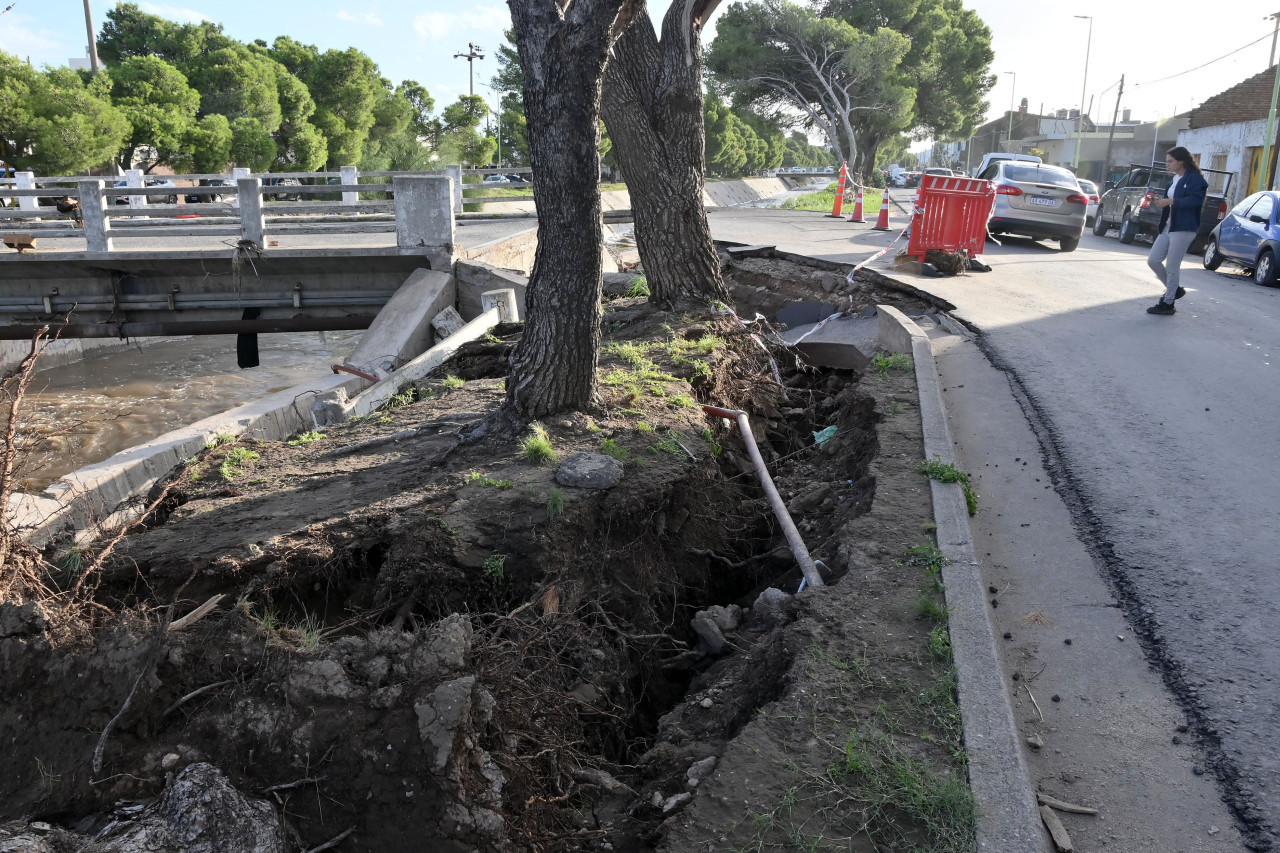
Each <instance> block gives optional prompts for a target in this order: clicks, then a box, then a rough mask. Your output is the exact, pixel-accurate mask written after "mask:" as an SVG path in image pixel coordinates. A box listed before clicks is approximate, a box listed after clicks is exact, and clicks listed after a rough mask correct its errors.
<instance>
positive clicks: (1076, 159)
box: [1071, 15, 1093, 171]
mask: <svg viewBox="0 0 1280 853" xmlns="http://www.w3.org/2000/svg"><path fill="white" fill-rule="evenodd" d="M1076 17H1077V18H1083V19H1086V20H1088V22H1089V40H1088V41H1086V42H1085V46H1084V80H1082V81H1080V117H1079V118H1077V119H1076V150H1075V153H1074V154H1072V156H1071V168H1072V170H1074V171H1079V169H1080V146H1081V145H1083V144H1084V93H1085V88H1086V87H1087V86H1088V85H1089V51H1090V49H1091V48H1092V47H1093V16H1092V15H1076Z"/></svg>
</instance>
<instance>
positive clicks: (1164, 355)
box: [712, 211, 1280, 849]
mask: <svg viewBox="0 0 1280 853" xmlns="http://www.w3.org/2000/svg"><path fill="white" fill-rule="evenodd" d="M761 213H763V212H754V211H752V212H739V211H724V212H720V213H718V214H717V215H716V216H714V217H713V219H712V223H713V228H714V229H715V230H716V232H717V234H716V236H717V237H719V238H721V239H735V240H738V241H740V242H748V243H757V242H760V243H763V242H768V243H771V244H777V245H779V247H780V248H784V249H788V250H791V251H797V252H802V253H805V254H813V255H818V256H822V257H828V258H831V259H835V260H842V261H850V260H854V259H860V258H864V257H866V256H868V255H869V254H870V253H871V252H872V251H874V249H875V248H876V247H877V246H880V245H884V244H885V243H887V241H888V240H887V237H886V235H883V234H866V233H865V232H864V231H857V232H854V233H852V234H850V233H848V232H847V231H845V230H843V229H844V228H847V227H852V226H841V225H839V224H838V223H836V224H829V223H832V220H825V221H824V220H822V219H819V218H810V219H808V220H807V221H802V220H801V219H799V218H797V217H794V216H792V217H784V216H783V212H769V213H768V214H766V215H767V216H769V217H770V218H771V219H772V220H773V221H772V222H770V221H768V220H765V219H762V218H760V215H761ZM864 227H865V226H864ZM894 233H896V232H894ZM770 235H771V237H772V238H771V239H770ZM1146 252H1147V247H1145V246H1142V245H1133V246H1122V245H1120V243H1119V242H1118V241H1117V240H1116V239H1115V238H1114V237H1109V238H1099V237H1094V236H1093V235H1092V234H1086V235H1085V238H1084V240H1083V242H1082V243H1081V245H1080V248H1079V249H1078V250H1077V251H1076V252H1073V253H1065V254H1064V253H1060V252H1059V251H1058V250H1057V248H1056V245H1051V244H1037V243H1031V242H1027V241H1015V240H1010V241H1008V245H1006V246H1003V247H996V246H993V245H991V244H988V249H987V254H986V260H987V261H988V263H990V264H991V265H992V266H993V267H994V268H995V269H994V271H993V272H991V273H988V274H974V275H968V276H962V277H957V278H945V279H925V278H917V277H911V276H902V275H895V277H898V278H902V279H905V280H909V281H910V283H911V284H913V285H915V286H917V287H920V288H922V289H925V290H928V291H929V292H932V293H934V294H936V295H938V296H940V297H942V298H944V299H946V300H948V301H949V302H951V303H953V304H954V305H955V306H956V310H955V311H953V312H952V314H953V316H955V317H957V318H959V319H961V320H963V321H964V322H965V323H967V324H970V325H971V326H972V327H973V328H975V329H977V330H980V335H979V337H978V343H979V345H980V346H981V347H982V349H983V351H984V352H985V353H986V355H987V357H988V358H989V359H990V360H991V361H992V363H994V364H995V365H996V366H997V367H998V368H1001V369H1003V370H1004V371H1005V372H1006V374H1007V375H1008V376H1009V378H1010V379H1011V381H1012V384H1013V385H1014V386H1015V387H1016V388H1018V389H1019V392H1020V393H1025V401H1024V402H1025V408H1026V410H1027V411H1028V412H1029V413H1030V417H1029V420H1030V421H1032V422H1033V426H1034V427H1035V430H1036V435H1037V436H1038V438H1039V443H1040V450H1041V454H1042V457H1043V459H1042V461H1043V462H1044V464H1045V467H1046V469H1047V470H1048V471H1049V472H1050V475H1051V476H1052V477H1053V478H1054V479H1055V480H1056V489H1057V492H1058V493H1059V494H1060V495H1061V497H1062V499H1063V502H1064V503H1065V505H1066V506H1067V507H1068V508H1069V511H1070V518H1071V521H1072V523H1073V524H1074V525H1075V528H1076V535H1077V538H1078V539H1079V540H1080V541H1081V542H1082V543H1083V544H1084V546H1085V548H1086V549H1087V550H1088V552H1089V553H1090V554H1091V555H1092V558H1093V563H1094V565H1095V567H1096V570H1097V572H1098V573H1099V575H1100V576H1101V577H1102V578H1103V579H1104V580H1105V581H1106V582H1107V583H1108V584H1109V586H1110V589H1111V591H1112V593H1113V594H1114V596H1115V598H1116V599H1117V600H1118V602H1119V604H1120V605H1121V608H1122V610H1123V612H1124V615H1125V618H1126V620H1127V623H1128V625H1129V627H1130V629H1131V630H1132V632H1133V634H1134V635H1136V636H1137V638H1138V639H1139V640H1140V641H1141V642H1142V644H1143V648H1144V651H1145V652H1146V656H1147V659H1148V661H1150V662H1151V664H1152V666H1153V667H1154V668H1155V670H1156V671H1158V673H1159V674H1160V676H1161V678H1162V680H1163V682H1164V686H1165V689H1166V691H1167V692H1168V693H1169V694H1170V695H1171V697H1172V700H1173V703H1174V704H1175V705H1176V706H1177V708H1178V709H1179V710H1180V711H1181V712H1182V713H1183V714H1184V715H1185V718H1186V719H1187V721H1188V722H1189V723H1190V727H1191V732H1190V733H1189V737H1190V738H1192V739H1194V738H1196V737H1197V735H1198V737H1199V745H1200V751H1201V755H1200V758H1199V759H1198V760H1197V767H1198V769H1200V770H1204V771H1207V775H1208V776H1209V777H1210V778H1213V777H1216V779H1217V781H1218V787H1219V791H1220V793H1221V794H1222V796H1223V798H1224V800H1225V801H1226V802H1227V804H1228V805H1229V806H1230V807H1231V808H1232V809H1233V811H1234V812H1235V815H1236V817H1237V818H1238V819H1241V820H1242V821H1243V826H1242V828H1243V829H1244V830H1245V833H1246V841H1247V843H1248V845H1249V846H1250V847H1251V848H1252V849H1269V847H1268V845H1270V844H1273V843H1274V839H1275V838H1276V836H1277V831H1276V826H1277V824H1280V750H1277V748H1276V746H1275V744H1276V737H1275V730H1276V724H1277V721H1280V633H1277V631H1276V629H1275V621H1276V620H1275V615H1274V607H1275V602H1276V601H1278V600H1280V573H1278V572H1277V562H1278V561H1280V558H1278V555H1280V525H1278V524H1277V523H1276V522H1277V507H1280V476H1277V474H1278V473H1280V464H1278V460H1280V431H1278V430H1277V429H1275V426H1274V421H1275V420H1276V413H1277V406H1276V403H1275V398H1276V394H1277V378H1278V368H1277V362H1280V290H1275V289H1266V288H1261V287H1258V286H1256V285H1254V284H1253V283H1252V282H1251V281H1250V280H1249V279H1247V278H1246V277H1244V276H1243V275H1242V274H1240V273H1239V271H1229V270H1225V269H1224V270H1223V271H1220V272H1218V273H1211V272H1208V271H1206V270H1204V269H1202V268H1201V267H1200V264H1199V262H1198V260H1197V259H1195V258H1191V259H1188V261H1187V262H1186V263H1185V264H1184V267H1183V278H1182V283H1183V286H1184V287H1186V288H1187V290H1188V294H1187V296H1186V297H1185V298H1184V299H1182V300H1181V301H1179V302H1178V313H1177V314H1176V315H1175V316H1172V317H1162V316H1153V315H1149V314H1146V313H1145V309H1146V308H1147V307H1148V306H1149V305H1152V304H1154V303H1155V301H1156V299H1157V298H1158V295H1159V293H1160V286H1159V285H1158V284H1157V282H1156V280H1155V278H1154V276H1153V275H1152V274H1151V272H1150V271H1149V270H1148V269H1147V267H1146V264H1145V256H1146ZM876 266H877V267H880V266H881V265H880V264H877V265H876ZM882 271H884V272H886V273H887V274H893V273H892V272H891V271H890V270H889V269H888V268H887V267H882ZM953 393H960V394H963V393H964V392H963V391H961V390H960V389H954V388H953V389H952V390H951V391H950V392H949V394H953ZM1026 526H1028V525H1026V524H1024V525H1023V527H1026ZM1025 535H1027V536H1030V535H1032V534H1031V533H1030V532H1026V533H1025ZM1040 553H1041V554H1042V555H1044V556H1042V557H1041V559H1047V558H1050V557H1051V556H1052V554H1046V553H1045V552H1044V551H1041V552H1040ZM1130 639H1132V637H1131V638H1130ZM1059 642H1061V641H1060V640H1059ZM1042 704H1043V700H1042ZM1138 710H1139V712H1140V709H1138ZM1185 739H1187V738H1182V740H1185ZM1166 743H1169V741H1166ZM1151 748H1153V749H1159V748H1160V745H1159V744H1152V745H1151ZM1167 749H1173V747H1172V746H1170V747H1167ZM1217 840H1222V839H1217ZM1206 846H1207V839H1206ZM1152 849H1155V848H1152ZM1161 849H1168V848H1161ZM1186 849H1201V848H1199V847H1196V846H1195V845H1194V842H1192V846H1191V847H1189V848H1186Z"/></svg>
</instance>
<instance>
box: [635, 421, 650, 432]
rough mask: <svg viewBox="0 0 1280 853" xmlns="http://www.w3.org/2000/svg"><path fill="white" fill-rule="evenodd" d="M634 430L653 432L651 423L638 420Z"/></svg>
mask: <svg viewBox="0 0 1280 853" xmlns="http://www.w3.org/2000/svg"><path fill="white" fill-rule="evenodd" d="M636 432H653V425H652V424H648V423H645V422H644V421H640V423H638V424H636Z"/></svg>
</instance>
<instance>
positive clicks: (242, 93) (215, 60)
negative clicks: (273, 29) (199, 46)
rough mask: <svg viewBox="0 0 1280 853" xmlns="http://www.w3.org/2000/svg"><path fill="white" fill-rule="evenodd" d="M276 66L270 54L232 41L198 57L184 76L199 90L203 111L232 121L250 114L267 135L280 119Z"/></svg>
mask: <svg viewBox="0 0 1280 853" xmlns="http://www.w3.org/2000/svg"><path fill="white" fill-rule="evenodd" d="M277 69H280V66H279V64H278V63H276V62H275V61H273V60H272V59H271V58H270V57H268V56H266V55H264V54H262V53H260V52H257V51H255V50H250V49H249V48H248V47H246V46H245V45H242V44H233V45H230V46H228V47H223V48H219V49H218V50H215V51H213V52H212V53H210V54H208V55H206V56H203V57H201V58H200V59H199V61H198V62H197V64H196V65H194V66H193V67H192V68H191V70H190V71H189V72H188V75H187V76H188V77H189V78H190V80H191V85H192V86H194V87H195V88H196V89H197V90H198V91H199V92H200V112H201V114H202V115H209V114H210V113H220V114H222V115H224V116H226V117H227V119H228V120H229V121H231V122H232V123H234V122H235V121H236V120H237V119H240V118H251V119H253V120H254V121H256V122H257V123H258V124H260V125H261V126H262V129H263V131H264V132H265V133H267V134H268V135H270V134H272V133H275V132H276V130H278V129H279V127H280V122H281V121H282V120H283V115H282V114H281V111H280V95H279V90H278V86H277V81H276V76H277Z"/></svg>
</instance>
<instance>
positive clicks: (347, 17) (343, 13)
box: [338, 9, 356, 21]
mask: <svg viewBox="0 0 1280 853" xmlns="http://www.w3.org/2000/svg"><path fill="white" fill-rule="evenodd" d="M355 19H356V16H355V15H353V14H351V13H350V12H348V11H347V10H346V9H339V10H338V20H339V21H354V20H355Z"/></svg>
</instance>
